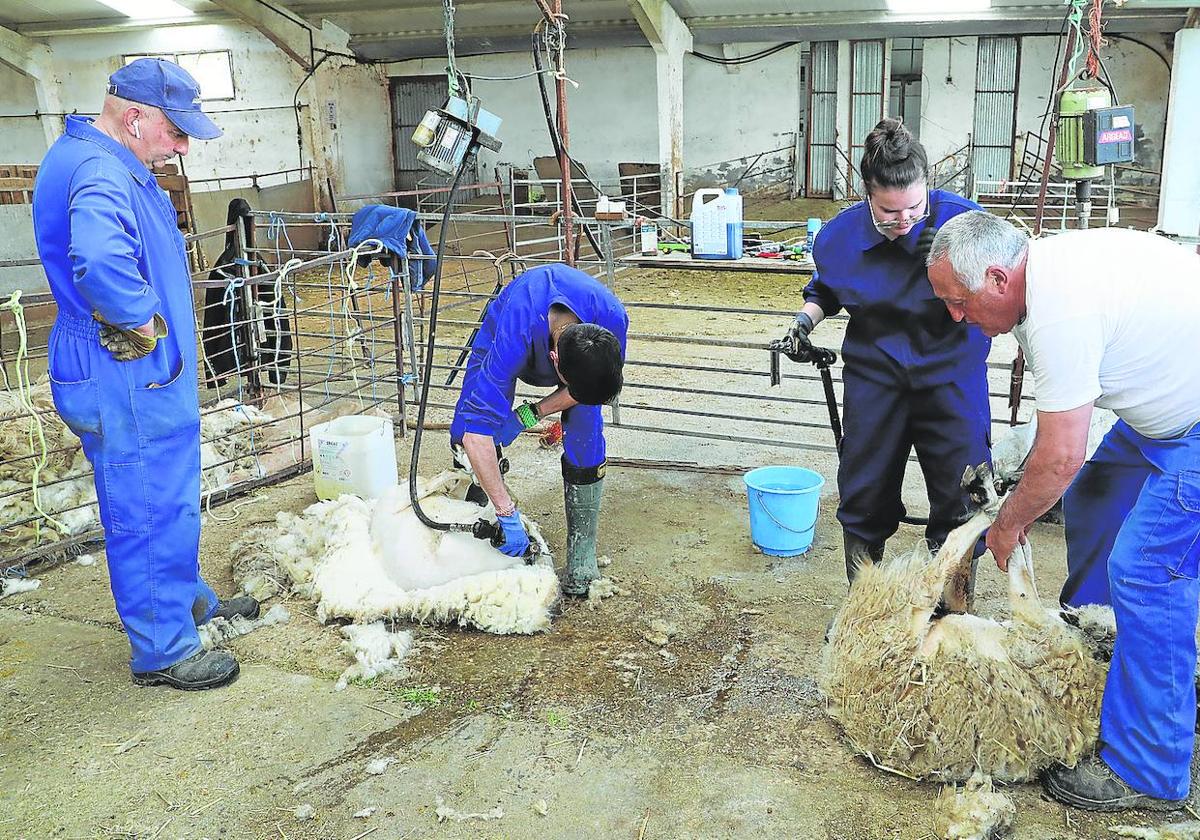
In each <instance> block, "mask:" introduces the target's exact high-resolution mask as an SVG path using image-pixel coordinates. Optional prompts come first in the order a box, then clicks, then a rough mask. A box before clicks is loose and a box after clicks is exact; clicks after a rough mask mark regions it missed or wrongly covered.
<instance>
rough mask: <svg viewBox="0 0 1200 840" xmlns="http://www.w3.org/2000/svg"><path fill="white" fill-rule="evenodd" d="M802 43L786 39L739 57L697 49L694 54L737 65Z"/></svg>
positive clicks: (716, 61) (728, 64) (711, 60)
mask: <svg viewBox="0 0 1200 840" xmlns="http://www.w3.org/2000/svg"><path fill="white" fill-rule="evenodd" d="M800 43H803V42H802V41H784V42H783V43H782V44H776V45H775V46H773V47H767V48H766V49H765V50H759V51H758V52H756V53H751V54H750V55H743V56H739V57H737V58H725V57H723V56H719V55H708V54H707V53H702V52H696V51H695V50H693V51H692V55H694V56H696V58H700V59H703V60H704V61H709V62H712V63H713V64H724V65H726V66H730V65H737V64H749V63H750V62H752V61H759V60H760V59H764V58H768V57H769V56H772V55H775V53H777V52H783V51H784V50H786V49H787V48H788V47H794V46H796V45H797V44H800Z"/></svg>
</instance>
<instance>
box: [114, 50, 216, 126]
mask: <svg viewBox="0 0 1200 840" xmlns="http://www.w3.org/2000/svg"><path fill="white" fill-rule="evenodd" d="M108 92H109V93H110V94H111V95H113V96H119V97H121V98H122V99H128V100H129V101H130V102H140V103H142V104H143V105H153V106H154V107H156V108H161V109H162V111H163V113H164V114H166V115H167V119H169V120H170V121H171V122H172V123H174V124H175V127H176V128H178V129H179V130H180V131H182V132H183V133H184V134H186V135H187V136H189V137H194V138H196V139H197V140H212V139H215V138H217V137H220V136H221V129H219V128H217V124H216V123H214V122H213V121H212V120H210V119H209V118H208V115H207V114H205V113H204V112H203V111H201V110H200V85H199V84H197V83H196V80H195V79H193V78H192V74H191V73H189V72H188V71H186V70H184V69H183V68H182V67H180V66H179V65H178V64H176V63H175V62H173V61H167V60H165V59H162V58H139V59H138V60H137V61H131V62H130V63H129V64H126V65H125V66H124V67H122V68H121V69H120V70H118V71H117V72H115V73H113V74H112V75H111V76H109V77H108Z"/></svg>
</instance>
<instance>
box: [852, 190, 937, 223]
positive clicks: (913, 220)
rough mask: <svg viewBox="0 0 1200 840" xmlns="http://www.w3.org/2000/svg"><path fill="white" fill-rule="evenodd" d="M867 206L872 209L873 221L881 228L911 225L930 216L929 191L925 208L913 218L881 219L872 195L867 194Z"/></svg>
mask: <svg viewBox="0 0 1200 840" xmlns="http://www.w3.org/2000/svg"><path fill="white" fill-rule="evenodd" d="M867 208H868V209H869V210H870V211H871V221H872V222H873V223H874V224H875V227H876V228H877V229H879V230H895V229H896V228H902V227H911V226H912V225H915V224H917V223H918V222H923V221H925V220H926V219H928V218H929V191H928V190H926V191H925V209H924V210H923V211H922V212H921V215H919V216H913V217H912V218H911V219H888V220H886V221H882V222H881V221H879V217H878V216H876V215H875V205H874V204H872V203H871V196H870V195H868V196H867Z"/></svg>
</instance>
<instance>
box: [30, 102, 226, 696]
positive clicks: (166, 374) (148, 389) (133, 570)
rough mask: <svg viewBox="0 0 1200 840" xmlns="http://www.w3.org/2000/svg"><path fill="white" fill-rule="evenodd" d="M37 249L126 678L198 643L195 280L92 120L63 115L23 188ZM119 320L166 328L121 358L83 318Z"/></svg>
mask: <svg viewBox="0 0 1200 840" xmlns="http://www.w3.org/2000/svg"><path fill="white" fill-rule="evenodd" d="M33 219H34V233H35V236H36V239H37V247H38V253H39V255H40V256H41V259H42V264H43V266H44V267H45V270H46V276H47V278H49V281H50V290H51V292H53V294H54V299H55V301H56V302H57V303H58V317H57V319H56V320H55V322H54V328H53V330H51V333H50V348H49V369H50V380H51V382H50V387H51V391H52V393H53V396H54V405H55V407H56V408H57V409H58V412H59V414H60V415H61V416H62V418H63V420H64V421H65V422H66V424H67V426H68V427H70V429H71V430H72V431H73V432H75V434H77V435H78V436H79V438H80V440H81V441H82V442H83V451H84V453H85V454H86V455H87V458H88V460H89V461H91V463H92V468H93V470H94V472H95V482H96V495H97V497H98V499H99V502H100V521H101V523H102V524H103V526H104V534H105V541H106V546H105V551H106V554H107V556H108V570H109V577H110V579H111V585H112V591H113V598H114V600H115V601H116V606H117V614H118V615H119V616H120V617H121V622H122V624H124V625H125V632H126V633H127V634H128V636H129V644H130V647H131V648H132V650H133V657H132V661H131V663H130V665H131V668H132V669H133V671H135V672H144V671H153V670H158V669H161V668H166V667H169V666H170V665H173V664H175V663H176V662H179V661H181V660H183V659H186V658H188V657H189V656H192V655H193V654H195V653H197V652H198V651H199V650H200V639H199V637H198V636H197V633H196V623H195V620H196V619H195V617H194V616H193V613H192V608H193V604H198V605H199V609H200V610H201V611H202V613H201V616H200V617H201V618H202V620H203V621H207V620H208V619H209V618H210V617H211V616H212V614H213V613H214V612H215V611H216V608H217V597H216V595H215V594H214V593H213V591H212V589H210V588H209V587H208V585H207V584H206V583H205V582H204V580H203V579H202V578H201V577H200V566H199V547H200V406H199V396H198V394H197V390H196V370H197V368H196V332H195V316H194V314H193V309H192V288H191V278H190V277H189V275H188V267H187V257H186V254H185V251H184V243H183V237H182V236H181V235H180V233H179V229H178V227H177V226H176V214H175V209H174V208H173V207H172V206H171V201H170V199H169V198H168V197H167V194H166V192H164V191H163V190H162V188H161V187H159V186H158V183H157V181H155V179H154V176H153V175H151V174H150V172H149V171H148V170H147V169H146V167H145V166H143V165H142V164H141V163H140V162H139V161H138V160H137V159H136V158H135V157H134V156H133V155H132V154H131V153H130V152H129V151H128V150H127V149H125V148H124V147H122V146H121V145H119V144H118V143H116V142H115V141H114V140H112V139H110V138H109V137H107V136H105V135H104V134H102V133H100V132H99V131H97V130H96V129H95V128H94V127H93V126H92V125H91V120H89V119H85V118H82V117H76V116H68V117H67V125H66V134H64V135H63V136H62V137H60V138H59V139H58V141H57V142H55V144H54V145H53V146H52V147H51V149H50V151H49V152H48V153H47V154H46V158H45V160H43V161H42V165H41V168H40V169H39V170H38V177H37V183H36V185H35V187H34V192H33ZM93 311H98V312H99V313H100V314H101V315H102V316H103V317H104V318H105V319H106V320H107V321H108V322H109V323H111V324H114V325H116V326H120V327H124V328H132V327H137V326H140V325H142V324H145V323H147V322H148V321H150V320H151V318H152V317H153V316H154V315H155V313H158V314H160V315H162V317H163V318H164V319H165V320H166V322H167V329H168V330H169V332H170V334H169V335H168V336H167V337H166V338H164V339H161V340H159V342H158V345H157V346H156V347H155V349H154V350H153V352H151V353H150V354H149V355H148V356H146V357H145V358H142V359H135V360H133V361H128V362H118V361H116V360H115V359H113V357H112V356H111V355H110V354H109V353H108V351H107V350H105V349H103V348H102V347H101V346H100V343H99V336H98V325H97V323H96V322H95V321H94V320H93V318H92V312H93Z"/></svg>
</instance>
